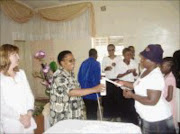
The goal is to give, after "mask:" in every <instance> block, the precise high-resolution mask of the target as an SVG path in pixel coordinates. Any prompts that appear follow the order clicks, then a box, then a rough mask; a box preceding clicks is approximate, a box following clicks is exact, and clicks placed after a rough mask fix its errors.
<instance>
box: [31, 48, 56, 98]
mask: <svg viewBox="0 0 180 134" xmlns="http://www.w3.org/2000/svg"><path fill="white" fill-rule="evenodd" d="M45 57H46V53H45V52H44V51H42V50H40V51H38V52H36V53H35V55H34V58H35V59H37V60H38V61H39V62H40V64H41V70H40V72H34V73H33V76H34V77H35V78H40V79H42V81H41V84H42V85H44V86H45V87H46V90H45V93H46V95H48V96H49V93H50V86H51V83H52V75H53V73H54V72H55V71H56V70H57V64H56V62H55V61H52V62H50V64H49V65H48V64H47V63H45V62H44V58H45Z"/></svg>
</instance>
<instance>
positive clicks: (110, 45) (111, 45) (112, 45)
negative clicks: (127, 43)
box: [107, 44, 115, 48]
mask: <svg viewBox="0 0 180 134" xmlns="http://www.w3.org/2000/svg"><path fill="white" fill-rule="evenodd" d="M108 47H114V48H115V45H114V44H109V45H108V46H107V48H108Z"/></svg>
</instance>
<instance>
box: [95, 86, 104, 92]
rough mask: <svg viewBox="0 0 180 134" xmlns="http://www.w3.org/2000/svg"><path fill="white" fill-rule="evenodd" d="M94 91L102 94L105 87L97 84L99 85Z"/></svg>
mask: <svg viewBox="0 0 180 134" xmlns="http://www.w3.org/2000/svg"><path fill="white" fill-rule="evenodd" d="M94 89H95V90H96V91H97V93H99V92H103V91H104V90H105V85H104V84H99V85H97V86H95V87H94Z"/></svg>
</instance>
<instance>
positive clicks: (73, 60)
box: [64, 59, 76, 63]
mask: <svg viewBox="0 0 180 134" xmlns="http://www.w3.org/2000/svg"><path fill="white" fill-rule="evenodd" d="M64 61H67V62H69V63H73V62H76V59H70V60H68V59H64Z"/></svg>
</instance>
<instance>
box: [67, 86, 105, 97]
mask: <svg viewBox="0 0 180 134" xmlns="http://www.w3.org/2000/svg"><path fill="white" fill-rule="evenodd" d="M103 90H104V85H102V84H99V85H97V86H95V87H93V88H86V89H81V88H76V89H72V90H70V91H69V96H85V95H89V94H93V93H99V92H102V91H103Z"/></svg>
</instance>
